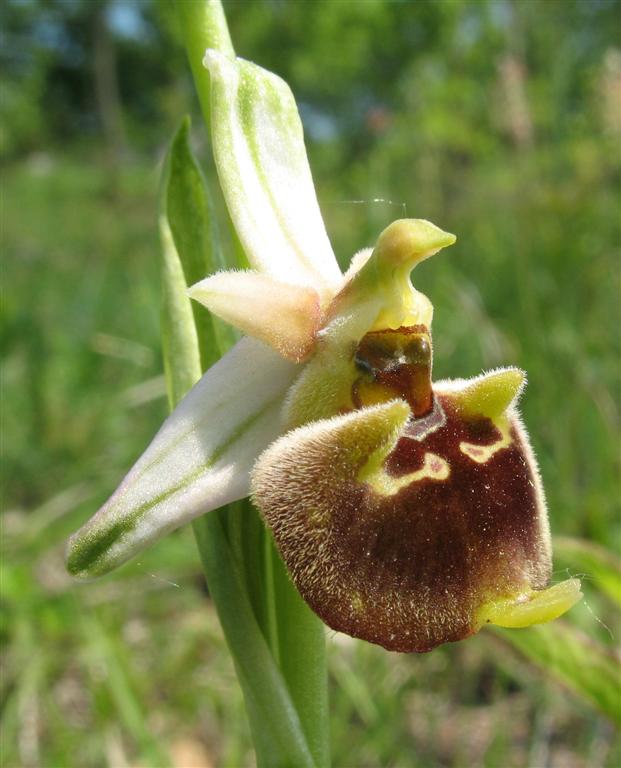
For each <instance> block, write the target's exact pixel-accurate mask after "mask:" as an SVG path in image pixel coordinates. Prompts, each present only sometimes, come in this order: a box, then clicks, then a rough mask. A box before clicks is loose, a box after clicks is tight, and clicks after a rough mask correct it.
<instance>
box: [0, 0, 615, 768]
mask: <svg viewBox="0 0 621 768" xmlns="http://www.w3.org/2000/svg"><path fill="white" fill-rule="evenodd" d="M225 8H226V11H227V15H228V18H229V24H230V27H231V32H232V36H233V40H234V43H235V46H236V49H237V51H238V53H239V55H241V56H243V57H245V58H248V59H251V60H253V61H256V62H258V63H260V64H261V65H262V66H264V67H266V68H268V69H271V70H272V71H275V72H276V73H278V74H280V75H281V76H282V77H284V78H285V79H286V80H287V81H288V82H289V84H290V85H291V87H292V89H293V91H294V93H295V95H296V98H297V100H298V103H299V106H300V111H301V115H302V119H303V122H304V125H305V131H306V137H307V146H308V152H309V156H310V162H311V167H312V168H313V173H314V177H315V181H316V184H317V189H318V196H319V200H320V204H321V208H322V211H323V213H324V216H325V219H326V222H327V227H328V231H329V233H330V235H331V238H332V242H333V244H334V247H335V250H336V252H337V254H338V257H339V259H340V261H341V263H342V265H344V266H345V265H347V263H348V261H349V258H350V257H351V255H352V254H353V253H354V252H355V251H357V250H358V249H360V248H361V247H363V246H366V245H369V244H372V243H373V241H374V240H375V238H376V236H377V234H378V233H379V231H380V230H381V229H382V228H383V227H385V226H386V225H387V224H388V223H390V221H392V220H393V219H395V218H399V217H402V216H403V215H408V216H414V217H419V218H429V219H431V220H432V221H434V222H435V223H437V224H438V225H439V226H441V227H442V228H444V229H446V230H449V231H451V232H455V233H456V234H457V235H458V243H457V245H456V246H455V247H453V248H451V249H450V250H449V251H446V252H443V253H442V254H441V255H440V256H439V257H438V259H437V260H436V259H433V260H431V261H430V262H427V263H425V264H424V265H422V266H421V267H420V268H419V269H418V270H417V272H416V284H417V287H418V288H420V289H421V290H423V291H424V292H425V293H427V294H428V295H429V296H430V298H432V300H433V302H434V304H435V308H436V309H435V319H434V340H435V378H444V377H449V376H454V377H466V376H471V375H476V374H477V373H479V372H480V371H481V370H482V369H489V368H493V367H494V366H498V365H505V364H515V365H518V366H520V367H522V368H524V369H526V370H527V371H528V375H529V385H528V388H527V390H526V393H525V395H524V398H523V404H522V407H523V412H524V417H525V421H526V423H527V425H528V427H529V429H530V433H531V437H532V442H533V444H534V447H535V450H536V452H537V455H538V457H539V461H540V465H541V470H542V474H543V478H544V482H545V485H546V488H547V494H548V501H549V508H550V517H551V523H552V528H553V532H554V534H555V535H556V536H562V537H567V536H571V537H579V538H581V539H585V540H588V541H590V542H594V543H595V544H597V545H601V546H603V547H605V548H607V549H609V550H615V549H616V550H617V551H618V550H619V543H620V540H621V519H620V517H619V503H620V490H621V489H620V481H619V476H620V475H619V455H618V435H619V426H620V423H619V422H620V414H619V395H620V394H621V371H620V364H619V360H620V357H619V353H620V349H619V347H620V341H621V333H620V328H621V313H620V303H621V302H620V299H621V293H620V288H621V285H620V279H619V278H620V270H619V264H620V256H619V244H620V239H621V238H620V234H621V232H620V230H621V215H620V197H619V192H620V182H621V4H620V3H619V2H617V1H616V0H543V2H541V1H540V0H514V1H513V2H512V1H510V0H497V1H492V0H489V1H488V0H476V1H475V0H443V1H440V2H426V1H425V0H417V1H416V2H394V3H391V2H376V1H375V0H365V1H360V2H312V3H307V2H284V1H282V0H271V1H269V0H264V1H263V2H229V3H225ZM0 13H1V18H0V22H1V24H0V27H1V41H2V44H1V53H0V55H1V63H2V67H1V73H2V74H1V75H0V78H1V79H0V88H1V97H0V114H1V124H0V157H1V165H2V221H1V225H2V226H1V228H2V233H1V235H2V248H3V253H4V254H5V258H4V269H3V292H2V310H1V331H0V332H1V335H2V356H3V360H2V447H3V458H2V465H1V482H2V492H3V504H2V507H3V509H2V511H3V516H2V520H3V536H2V554H3V562H2V572H1V573H2V582H1V598H2V603H1V611H2V613H1V617H2V628H1V633H2V634H1V637H2V643H3V657H2V681H1V693H2V710H1V711H2V728H3V735H2V759H3V764H4V765H6V766H25V767H26V768H31V767H32V768H34V767H35V766H45V767H46V768H47V767H48V766H113V767H114V768H123V766H138V765H141V766H160V765H162V766H164V765H173V766H177V767H179V768H190V767H191V766H201V768H206V767H207V766H231V768H236V767H237V766H246V765H252V760H253V757H252V751H251V744H250V740H249V735H248V730H247V726H246V723H245V720H244V714H243V702H242V700H241V694H240V693H239V691H238V689H237V686H236V683H235V678H234V672H233V669H232V665H231V663H230V661H229V659H228V656H227V652H226V648H225V645H224V641H223V639H222V636H221V633H220V630H219V627H218V623H217V619H216V617H215V615H214V613H213V610H212V608H211V604H210V601H209V598H208V593H207V591H206V590H205V588H204V584H203V581H202V576H201V570H200V567H199V564H198V558H197V556H196V555H195V552H194V543H193V541H192V537H191V535H190V534H189V532H188V531H187V530H183V531H180V532H178V533H176V534H174V535H172V536H169V537H167V538H166V539H165V540H163V541H162V542H160V544H159V545H158V546H157V547H155V548H154V549H152V550H151V551H149V552H147V553H146V554H145V555H144V556H143V557H141V558H139V560H138V561H137V562H133V563H131V564H129V565H128V566H126V567H124V568H123V569H122V570H121V571H119V572H118V573H115V574H113V575H112V576H110V577H107V578H105V579H103V580H101V581H99V582H97V583H93V584H74V583H73V582H72V581H71V580H70V579H69V577H68V576H67V575H66V574H65V572H64V568H63V543H64V540H65V538H66V537H67V535H68V534H69V533H70V532H71V531H72V530H73V529H75V528H76V527H77V526H78V525H79V524H80V523H81V522H83V521H84V520H85V519H86V518H87V517H88V516H89V515H90V514H91V513H92V512H93V511H94V510H95V508H96V507H97V506H98V504H99V503H100V502H102V501H103V500H104V499H105V498H106V497H107V495H108V494H109V493H110V492H111V491H112V490H113V489H114V488H115V487H116V485H117V483H118V481H119V480H120V478H121V477H122V475H123V474H124V472H125V471H126V470H127V469H128V468H129V466H130V465H131V463H132V462H133V461H134V459H135V458H136V457H137V456H138V455H139V454H140V453H141V451H142V449H143V448H144V447H145V446H146V444H147V442H148V441H149V439H150V438H151V437H152V435H153V434H154V432H155V431H156V429H157V427H158V425H159V423H160V422H161V420H162V419H163V417H164V415H165V413H166V399H165V390H164V379H163V376H162V362H161V356H160V351H159V277H158V247H159V246H158V240H157V228H156V206H157V191H158V179H159V173H160V169H161V160H162V157H163V154H164V152H165V149H166V146H167V141H168V139H169V137H170V135H171V134H172V131H173V130H174V128H175V127H176V125H178V123H179V121H180V119H181V117H182V115H183V114H184V113H186V112H190V113H193V114H194V115H195V119H194V125H195V128H194V144H195V148H196V150H197V152H198V154H199V156H200V157H201V159H202V160H203V161H204V167H205V169H206V171H207V173H208V177H209V179H210V182H211V186H212V190H215V189H216V184H215V177H214V174H213V170H212V168H211V166H210V161H209V153H208V144H207V137H206V136H205V132H204V130H203V128H202V123H201V119H200V116H199V115H198V108H197V103H196V100H195V97H194V93H193V86H192V82H191V79H190V75H189V71H188V68H187V65H186V61H185V55H184V52H183V48H182V45H181V41H180V36H179V30H178V29H177V25H176V18H175V13H174V8H173V7H172V6H171V5H169V4H168V3H167V2H164V1H163V0H162V1H161V2H160V0H140V1H139V0H110V1H109V2H107V1H104V0H102V1H101V2H99V1H98V0H71V1H69V0H68V1H67V2H62V1H61V0H7V2H6V3H5V4H4V6H3V8H2V10H1V12H0ZM562 541H563V540H561V542H560V544H559V546H560V550H559V551H560V554H561V555H563V551H564V550H563V546H562ZM566 549H567V548H565V550H566ZM570 549H571V548H570ZM555 567H556V568H557V570H556V571H555V574H554V578H555V579H556V580H561V579H563V578H565V577H566V575H567V573H570V574H575V573H581V572H582V573H585V592H586V601H585V603H583V604H582V605H580V606H578V607H577V608H575V609H574V611H572V617H571V621H572V622H573V623H574V624H575V625H577V626H578V627H580V629H581V630H582V631H583V632H584V633H585V634H586V635H588V636H589V637H591V638H592V639H593V642H598V643H600V644H603V645H606V646H610V647H612V646H614V645H616V644H618V639H619V632H620V631H621V627H620V626H619V623H618V613H615V612H614V609H613V605H612V602H611V601H610V600H608V599H607V598H606V596H604V595H602V593H601V592H600V590H599V589H598V584H597V578H595V577H594V576H593V574H592V573H590V572H589V570H588V569H587V570H586V571H581V566H580V563H579V562H578V561H576V560H574V559H572V557H571V556H567V555H565V556H562V557H561V558H560V559H559V561H558V562H557V565H556V566H555ZM329 646H330V649H329V650H330V674H331V692H332V711H333V717H332V722H333V752H334V764H335V766H369V767H370V768H374V767H375V766H404V767H405V766H408V767H409V766H421V767H424V768H435V766H489V767H490V768H511V767H512V766H516V767H517V766H529V767H530V768H544V766H545V767H547V766H550V767H551V768H573V767H574V766H576V767H578V766H588V767H589V768H596V767H597V766H607V767H609V768H615V767H616V766H618V765H619V764H621V743H620V742H619V739H618V736H617V735H616V734H615V732H614V730H613V727H612V725H611V724H610V723H609V722H608V720H607V719H606V718H604V717H603V716H601V715H600V714H598V712H597V709H596V708H593V707H592V706H591V705H590V704H589V703H588V702H585V701H584V700H581V699H580V698H578V697H575V696H572V695H569V694H568V693H567V692H566V691H565V689H563V688H562V687H561V686H560V685H559V684H558V683H557V682H554V681H553V680H551V679H548V677H547V676H546V675H544V674H542V673H541V671H539V670H537V669H536V668H535V667H532V666H530V665H529V664H528V663H527V662H526V661H525V660H523V659H522V658H521V657H520V656H518V655H517V654H516V653H515V652H514V651H513V650H511V649H510V648H509V647H508V646H506V645H505V643H504V641H503V640H502V638H500V637H498V636H496V635H493V634H492V633H485V632H484V633H482V634H481V635H480V636H479V637H478V638H477V639H474V640H470V641H468V642H467V643H462V644H458V645H454V646H448V647H444V648H441V649H439V650H436V651H434V652H433V653H432V654H430V655H423V656H404V655H398V654H388V653H386V652H384V651H383V650H381V649H379V648H375V647H372V646H369V645H366V644H364V643H362V642H355V641H352V640H349V639H348V638H343V637H340V636H331V639H330V641H329ZM620 706H621V702H620Z"/></svg>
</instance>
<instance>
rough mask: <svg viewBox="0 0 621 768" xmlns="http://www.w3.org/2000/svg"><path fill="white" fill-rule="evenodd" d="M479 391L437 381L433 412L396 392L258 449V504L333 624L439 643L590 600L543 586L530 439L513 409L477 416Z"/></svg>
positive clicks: (389, 641)
mask: <svg viewBox="0 0 621 768" xmlns="http://www.w3.org/2000/svg"><path fill="white" fill-rule="evenodd" d="M491 376H492V377H493V376H496V377H498V376H499V372H495V373H494V374H491ZM518 379H519V381H518ZM499 381H500V386H501V388H502V387H503V386H504V388H505V390H506V391H507V392H508V391H509V390H511V389H512V390H513V393H514V395H515V394H516V392H517V389H519V383H520V381H521V378H519V377H518V376H516V375H515V372H513V371H511V370H510V371H509V372H506V376H505V377H504V385H503V384H502V376H501V378H500V380H497V381H496V382H495V383H494V382H493V381H492V382H491V383H490V382H488V383H487V384H481V380H477V382H476V385H477V386H478V387H479V391H480V392H483V393H485V392H487V393H489V392H490V391H492V390H494V388H495V386H498V385H499ZM472 386H473V383H472V382H463V383H462V385H461V386H458V387H456V386H452V387H450V386H449V387H447V388H446V390H442V389H441V388H435V389H434V408H433V411H432V412H430V413H429V414H427V415H425V416H424V417H421V418H409V419H408V414H409V413H410V410H409V408H408V406H407V405H406V403H404V402H403V401H399V400H397V401H394V400H393V401H392V402H389V403H386V404H382V405H377V406H372V407H364V408H361V409H360V410H357V411H353V412H351V413H348V414H345V415H342V416H337V417H334V418H332V419H325V420H322V421H319V422H315V423H311V424H308V425H307V426H303V427H301V428H299V429H296V430H294V431H292V432H290V433H289V434H287V435H285V436H284V437H282V438H281V439H280V440H278V441H277V442H276V443H274V444H273V445H271V446H270V447H269V448H268V449H267V451H265V453H263V454H262V456H261V457H260V458H259V460H258V462H257V464H256V466H255V469H254V471H253V476H252V488H253V493H254V498H255V500H256V503H257V505H258V506H259V508H260V510H261V512H262V513H263V515H264V517H265V520H266V522H267V524H268V525H269V526H270V528H271V529H272V531H273V533H274V537H275V540H276V543H277V545H278V547H279V549H280V552H281V554H282V556H283V558H284V560H285V563H286V564H287V567H288V569H289V571H290V573H291V574H292V577H293V579H294V581H295V583H296V585H297V587H298V589H299V590H300V593H301V594H302V596H303V597H304V599H305V600H306V601H307V602H308V603H309V605H310V606H311V608H313V610H314V611H315V612H316V613H318V614H319V616H320V617H321V618H322V619H323V620H324V621H325V622H326V623H327V624H328V625H329V626H331V627H332V628H333V629H336V630H340V631H343V632H346V633H348V634H350V635H353V636H354V637H360V638H363V639H365V640H369V641H371V642H375V643H379V644H380V645H383V646H384V647H386V648H388V649H391V650H398V651H419V652H420V651H428V650H431V649H432V648H434V647H435V646H437V645H439V644H440V643H444V642H448V641H455V640H461V639H463V638H465V637H468V636H469V635H471V634H473V633H474V632H476V631H478V630H479V629H480V627H481V626H482V625H483V624H485V623H487V622H495V623H500V624H504V625H506V626H513V625H515V626H518V625H524V624H527V623H533V622H535V621H544V620H549V619H551V618H554V617H555V616H557V615H559V614H560V613H563V612H564V611H565V610H567V608H568V607H570V605H571V604H573V602H575V600H576V599H577V596H579V592H578V591H577V588H576V586H575V585H573V584H570V585H568V587H567V588H566V589H565V588H563V589H561V590H559V588H558V587H554V588H551V590H545V591H542V590H544V588H545V586H546V584H547V582H548V579H549V577H550V572H551V556H550V536H549V529H548V523H547V516H546V509H545V502H544V498H543V492H542V488H541V483H540V480H539V476H538V473H537V467H536V464H535V461H534V458H533V456H532V452H531V450H530V447H529V445H528V439H527V436H526V434H525V431H524V429H523V427H522V425H521V423H520V421H519V418H518V416H517V414H516V412H515V410H514V409H513V408H512V407H510V408H509V410H507V411H505V412H503V413H502V414H500V415H497V416H496V417H495V418H493V419H492V418H490V417H488V416H486V415H484V414H482V413H478V414H477V413H474V411H473V410H472V408H471V412H470V414H469V415H468V417H467V418H465V417H464V415H463V412H464V411H465V410H467V408H466V405H470V406H472V402H473V400H472ZM469 387H470V389H469ZM462 397H463V398H464V403H462V402H461V400H462ZM500 399H502V398H500ZM492 401H493V402H494V404H496V403H497V402H499V399H498V398H491V399H489V398H487V397H484V398H483V399H482V402H483V404H484V405H485V404H489V403H490V402H492ZM462 405H463V406H464V407H463V408H462Z"/></svg>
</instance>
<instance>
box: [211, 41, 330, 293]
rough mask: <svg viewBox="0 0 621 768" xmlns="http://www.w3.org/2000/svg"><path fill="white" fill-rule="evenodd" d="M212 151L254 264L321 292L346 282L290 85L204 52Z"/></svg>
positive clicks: (247, 65)
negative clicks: (318, 194)
mask: <svg viewBox="0 0 621 768" xmlns="http://www.w3.org/2000/svg"><path fill="white" fill-rule="evenodd" d="M203 63H204V65H205V66H206V67H207V68H208V69H209V73H210V75H211V109H212V139H213V152H214V157H215V161H216V167H217V170H218V176H219V179H220V185H221V187H222V191H223V193H224V197H225V199H226V203H227V206H228V209H229V213H230V215H231V218H232V220H233V223H234V224H235V228H236V230H237V234H238V235H239V238H240V240H241V242H242V244H243V246H244V249H245V251H246V255H247V257H248V260H249V262H250V264H251V266H252V267H253V268H254V269H256V270H258V271H259V272H264V273H267V274H269V275H272V276H274V277H277V278H278V279H279V280H283V281H285V282H289V283H296V284H299V285H310V286H312V287H314V288H316V289H317V290H318V291H319V293H320V294H321V295H322V298H325V299H326V300H327V299H328V298H330V297H331V295H333V294H334V292H335V291H336V290H337V289H338V288H339V286H340V285H341V282H342V277H341V272H340V270H339V268H338V265H337V263H336V259H335V258H334V253H333V251H332V247H331V245H330V241H329V240H328V236H327V234H326V230H325V226H324V223H323V219H322V217H321V213H320V211H319V205H318V204H317V197H316V195H315V188H314V185H313V180H312V177H311V172H310V168H309V165H308V159H307V157H306V149H305V146H304V136H303V131H302V123H301V121H300V116H299V114H298V110H297V106H296V103H295V99H294V98H293V94H292V93H291V90H290V88H289V86H288V85H287V84H286V83H285V82H284V80H281V79H280V78H279V77H277V76H276V75H274V74H272V73H271V72H268V71H266V70H264V69H261V67H258V66H257V65H256V64H252V63H250V62H248V61H244V60H243V59H233V58H231V57H229V56H226V55H225V54H222V53H219V52H218V51H215V50H207V52H206V53H205V59H204V61H203Z"/></svg>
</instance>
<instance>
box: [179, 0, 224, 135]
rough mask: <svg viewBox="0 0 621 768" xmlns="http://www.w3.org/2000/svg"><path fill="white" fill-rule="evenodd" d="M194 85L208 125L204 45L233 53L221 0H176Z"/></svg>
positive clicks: (208, 101)
mask: <svg viewBox="0 0 621 768" xmlns="http://www.w3.org/2000/svg"><path fill="white" fill-rule="evenodd" d="M175 5H176V6H177V16H178V17H179V21H180V22H181V31H182V34H183V39H184V41H185V47H186V51H187V54H188V59H189V61H190V69H191V70H192V77H193V78H194V85H195V87H196V92H197V93H198V99H199V101H200V104H201V110H202V112H203V115H204V117H205V122H206V124H207V127H209V125H210V117H209V115H210V107H209V104H210V90H209V72H208V71H207V70H206V69H205V67H204V66H203V57H204V55H205V51H206V50H207V48H214V49H215V50H217V51H220V52H221V53H228V54H229V55H230V56H235V49H234V48H233V43H232V42H231V36H230V34H229V28H228V25H227V23H226V16H225V15H224V10H223V8H222V4H221V3H220V0H175Z"/></svg>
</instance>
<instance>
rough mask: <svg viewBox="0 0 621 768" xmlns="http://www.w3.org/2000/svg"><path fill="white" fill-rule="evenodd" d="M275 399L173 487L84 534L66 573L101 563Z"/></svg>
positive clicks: (208, 466) (212, 462)
mask: <svg viewBox="0 0 621 768" xmlns="http://www.w3.org/2000/svg"><path fill="white" fill-rule="evenodd" d="M279 400H280V397H276V398H273V399H272V400H270V401H269V402H267V403H266V404H265V405H264V406H263V408H261V409H259V410H258V411H256V412H255V413H253V414H252V415H251V416H249V417H248V418H247V419H246V420H245V421H243V422H242V423H241V424H240V425H239V426H238V427H237V428H236V429H235V430H234V431H233V432H232V433H231V434H230V435H229V436H228V438H227V439H226V440H225V441H224V442H223V443H222V444H221V445H219V446H218V447H217V448H216V449H215V450H214V452H213V453H212V454H211V456H209V457H208V458H207V460H206V461H205V463H204V464H203V466H201V467H199V468H198V469H195V470H194V471H193V472H190V473H189V474H188V475H186V476H185V477H184V478H182V479H181V480H179V482H177V483H176V484H175V485H173V486H171V487H170V488H167V489H166V490H165V491H162V493H160V494H158V495H157V496H154V497H153V498H152V499H149V501H146V502H144V503H143V504H141V505H140V506H139V507H137V508H136V509H135V510H134V511H133V512H131V513H130V514H128V515H126V516H124V517H123V519H122V520H118V521H116V522H112V523H111V524H110V525H109V527H108V528H107V529H105V530H102V531H95V532H94V534H91V533H90V532H89V533H87V536H86V537H85V538H84V539H83V540H82V541H80V542H79V543H77V544H76V545H75V547H74V548H73V551H72V552H71V555H70V556H69V558H68V560H67V567H68V569H69V571H70V572H71V573H80V572H82V571H85V570H92V569H93V566H97V565H103V564H105V555H106V552H107V551H108V550H109V549H110V547H111V546H112V545H113V544H115V543H116V542H118V540H119V539H120V538H121V537H122V536H124V535H127V534H128V533H130V532H131V531H133V530H134V529H135V528H136V526H137V524H138V523H139V521H140V520H141V519H142V518H143V517H144V516H145V514H146V513H147V512H149V510H151V509H153V508H154V507H155V506H157V505H158V504H160V503H161V502H163V501H166V499H169V498H170V497H172V496H174V494H175V493H177V492H178V491H180V490H181V489H182V488H185V487H187V486H188V485H189V484H190V483H192V482H193V481H194V480H196V479H197V478H199V477H200V476H201V475H203V474H205V472H207V471H208V470H209V469H211V468H212V467H213V466H214V465H215V464H216V463H217V462H218V461H219V460H220V459H221V458H222V457H223V456H224V454H225V453H226V452H227V451H228V450H229V449H230V448H231V447H232V446H233V445H234V444H235V443H237V442H238V441H239V439H240V438H241V437H243V435H244V434H245V433H246V432H247V431H248V430H249V429H250V428H251V427H252V426H253V425H254V424H256V422H257V421H259V419H260V418H261V417H262V416H263V415H264V414H265V413H266V412H267V411H268V410H269V409H270V408H272V407H273V406H274V405H275V404H276V403H277V402H279Z"/></svg>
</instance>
